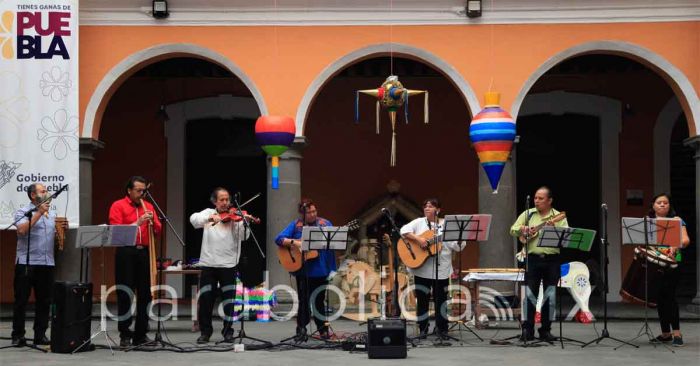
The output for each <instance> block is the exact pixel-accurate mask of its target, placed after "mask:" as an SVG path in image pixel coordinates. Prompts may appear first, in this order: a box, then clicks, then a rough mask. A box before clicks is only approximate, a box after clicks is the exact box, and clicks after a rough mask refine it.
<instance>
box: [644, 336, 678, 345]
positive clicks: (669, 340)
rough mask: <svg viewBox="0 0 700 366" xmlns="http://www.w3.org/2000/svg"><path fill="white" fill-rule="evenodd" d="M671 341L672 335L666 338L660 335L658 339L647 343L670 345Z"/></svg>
mask: <svg viewBox="0 0 700 366" xmlns="http://www.w3.org/2000/svg"><path fill="white" fill-rule="evenodd" d="M671 341H673V336H672V335H669V336H668V337H664V336H663V334H662V335H659V336H658V337H656V338H654V339H652V340H650V341H649V343H655V344H660V343H670V342H671Z"/></svg>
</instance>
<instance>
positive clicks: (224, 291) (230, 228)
mask: <svg viewBox="0 0 700 366" xmlns="http://www.w3.org/2000/svg"><path fill="white" fill-rule="evenodd" d="M210 200H211V203H212V204H214V206H215V207H214V208H207V209H204V210H202V211H200V212H196V213H194V214H192V216H190V223H192V226H194V228H195V229H203V230H204V233H203V235H202V249H201V252H200V256H199V264H198V267H199V268H200V269H201V270H202V273H201V276H200V278H199V291H200V295H199V310H198V317H199V328H200V332H201V334H200V336H199V338H197V343H199V344H204V343H207V342H209V338H210V337H211V335H212V333H213V331H214V328H213V327H212V319H211V318H212V310H213V309H214V300H215V297H216V289H217V285H218V286H219V289H220V290H221V298H222V299H221V301H222V303H224V313H225V314H224V317H223V319H224V328H223V330H222V331H221V334H222V335H223V336H224V340H225V341H227V342H228V341H231V340H232V339H233V336H234V331H233V328H232V325H233V318H232V316H233V301H234V298H235V295H236V276H237V274H238V261H239V259H240V257H241V242H243V241H244V240H246V239H247V238H248V236H250V232H249V231H248V230H246V227H245V225H244V222H243V219H242V217H241V216H242V215H243V216H245V217H246V219H248V220H253V221H256V222H257V221H258V220H257V219H256V218H254V217H252V216H250V215H248V214H247V213H245V211H244V212H242V213H239V214H240V215H236V212H232V211H231V196H230V194H229V192H228V191H227V190H226V189H225V188H221V187H218V188H215V189H214V191H213V192H212V194H211V197H210Z"/></svg>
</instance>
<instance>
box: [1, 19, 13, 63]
mask: <svg viewBox="0 0 700 366" xmlns="http://www.w3.org/2000/svg"><path fill="white" fill-rule="evenodd" d="M13 20H14V13H13V12H11V11H6V12H4V13H2V15H0V55H2V58H4V59H6V60H11V59H14V58H15V50H14V48H12V22H13Z"/></svg>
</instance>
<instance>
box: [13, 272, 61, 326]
mask: <svg viewBox="0 0 700 366" xmlns="http://www.w3.org/2000/svg"><path fill="white" fill-rule="evenodd" d="M53 268H54V267H53V266H36V265H30V266H29V268H27V266H26V265H24V264H16V265H15V280H14V290H15V304H14V307H13V309H12V310H13V311H12V338H21V337H24V319H25V312H26V310H27V301H28V300H29V295H30V294H31V292H32V288H34V299H35V301H34V307H35V310H34V311H35V314H34V338H37V337H40V336H43V335H46V329H48V327H49V307H50V305H51V286H52V285H53ZM27 269H28V271H27V272H26V273H25V270H27Z"/></svg>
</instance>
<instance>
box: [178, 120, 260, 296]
mask: <svg viewBox="0 0 700 366" xmlns="http://www.w3.org/2000/svg"><path fill="white" fill-rule="evenodd" d="M254 126H255V121H254V120H249V119H235V120H220V119H206V120H197V121H189V122H188V123H187V128H186V134H185V136H186V141H187V142H186V150H185V152H186V154H185V155H186V162H185V211H186V212H185V217H186V220H187V225H186V227H187V229H186V231H185V241H186V243H187V249H186V255H187V258H188V260H190V259H192V258H199V253H200V248H201V244H202V230H195V229H194V228H193V227H192V225H191V224H190V223H189V216H190V215H191V214H192V213H194V212H199V211H201V210H203V209H205V208H208V207H213V205H212V204H211V202H210V201H209V196H210V194H211V192H212V191H213V190H214V188H216V187H218V186H221V187H224V188H226V189H228V190H229V192H230V193H231V194H234V193H236V192H240V193H241V202H240V203H243V202H245V201H246V200H248V199H250V198H251V197H253V196H254V195H256V194H258V193H262V194H261V196H260V197H258V198H257V199H255V200H254V201H252V202H250V203H249V204H248V205H246V207H244V208H243V209H244V210H246V211H248V212H249V213H250V214H252V215H254V216H257V217H260V218H261V219H263V220H264V219H265V217H266V216H267V212H266V210H267V187H266V184H267V165H266V156H265V154H264V152H263V151H262V150H261V149H260V147H259V146H258V145H257V144H256V142H255V132H254V131H255V128H254ZM253 234H254V235H255V237H256V238H257V239H258V241H259V243H260V246H261V248H262V250H263V252H264V251H265V238H266V226H265V224H264V222H263V223H262V224H261V225H253ZM246 259H247V260H246ZM239 265H240V269H241V273H242V276H243V282H244V284H245V285H246V286H248V287H251V286H255V285H258V284H260V283H261V282H262V281H263V272H264V271H265V259H264V258H262V256H261V255H260V252H259V251H258V248H257V247H256V246H255V243H254V241H253V239H252V237H251V238H250V239H248V240H247V241H246V242H244V244H243V250H242V252H241V261H240V262H239ZM194 281H195V279H194V278H191V279H188V282H187V286H186V289H187V290H188V291H189V289H190V288H191V286H192V285H194Z"/></svg>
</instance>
